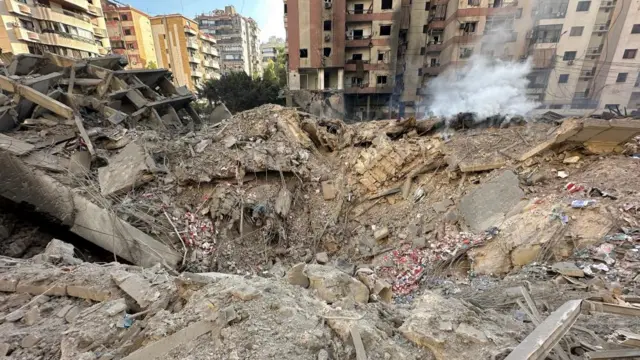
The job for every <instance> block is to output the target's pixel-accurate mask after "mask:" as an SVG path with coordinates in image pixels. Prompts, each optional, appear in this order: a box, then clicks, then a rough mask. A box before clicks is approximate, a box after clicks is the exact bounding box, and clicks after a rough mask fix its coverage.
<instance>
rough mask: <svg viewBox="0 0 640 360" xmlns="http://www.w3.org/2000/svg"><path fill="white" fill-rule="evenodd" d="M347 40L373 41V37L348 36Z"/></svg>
mask: <svg viewBox="0 0 640 360" xmlns="http://www.w3.org/2000/svg"><path fill="white" fill-rule="evenodd" d="M346 39H347V40H369V39H371V35H353V34H347V36H346Z"/></svg>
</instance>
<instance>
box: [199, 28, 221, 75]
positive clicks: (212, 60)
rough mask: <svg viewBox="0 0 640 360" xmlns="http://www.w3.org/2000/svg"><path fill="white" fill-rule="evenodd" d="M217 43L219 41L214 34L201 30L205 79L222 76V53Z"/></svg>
mask: <svg viewBox="0 0 640 360" xmlns="http://www.w3.org/2000/svg"><path fill="white" fill-rule="evenodd" d="M216 45H217V42H216V39H215V38H214V37H213V36H211V35H209V34H207V33H204V32H202V31H201V32H200V54H201V56H202V67H203V68H204V78H205V80H208V79H219V78H220V55H219V53H218V49H217V48H216Z"/></svg>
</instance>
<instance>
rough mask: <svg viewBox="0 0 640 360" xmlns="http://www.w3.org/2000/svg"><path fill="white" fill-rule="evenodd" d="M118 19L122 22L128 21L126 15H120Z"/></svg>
mask: <svg viewBox="0 0 640 360" xmlns="http://www.w3.org/2000/svg"><path fill="white" fill-rule="evenodd" d="M120 19H122V21H128V20H129V17H128V16H127V14H122V15H121V16H120Z"/></svg>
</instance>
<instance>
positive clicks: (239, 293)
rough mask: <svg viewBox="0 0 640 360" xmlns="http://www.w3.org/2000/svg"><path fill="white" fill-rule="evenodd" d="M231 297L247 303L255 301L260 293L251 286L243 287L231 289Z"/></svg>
mask: <svg viewBox="0 0 640 360" xmlns="http://www.w3.org/2000/svg"><path fill="white" fill-rule="evenodd" d="M231 295H233V296H234V297H236V298H238V299H240V300H242V301H249V300H254V299H257V298H258V297H259V296H260V292H259V291H258V289H256V288H254V287H252V286H248V285H244V286H239V287H236V288H234V289H231Z"/></svg>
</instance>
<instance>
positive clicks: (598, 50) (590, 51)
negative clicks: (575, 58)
mask: <svg viewBox="0 0 640 360" xmlns="http://www.w3.org/2000/svg"><path fill="white" fill-rule="evenodd" d="M601 53H602V49H601V48H600V47H590V48H588V49H587V54H589V55H598V54H601Z"/></svg>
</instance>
